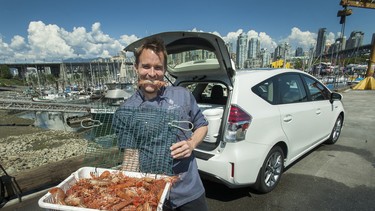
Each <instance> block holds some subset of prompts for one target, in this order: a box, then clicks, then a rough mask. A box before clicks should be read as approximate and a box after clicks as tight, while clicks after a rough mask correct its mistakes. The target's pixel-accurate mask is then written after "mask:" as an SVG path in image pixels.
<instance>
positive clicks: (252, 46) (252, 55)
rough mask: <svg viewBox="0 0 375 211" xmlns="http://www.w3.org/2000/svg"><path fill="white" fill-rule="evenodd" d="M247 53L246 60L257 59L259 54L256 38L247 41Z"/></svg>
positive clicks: (258, 44)
mask: <svg viewBox="0 0 375 211" xmlns="http://www.w3.org/2000/svg"><path fill="white" fill-rule="evenodd" d="M248 48H249V49H248V53H247V58H248V59H256V58H258V57H259V53H260V41H259V39H258V38H254V37H253V38H251V39H250V40H249V46H248Z"/></svg>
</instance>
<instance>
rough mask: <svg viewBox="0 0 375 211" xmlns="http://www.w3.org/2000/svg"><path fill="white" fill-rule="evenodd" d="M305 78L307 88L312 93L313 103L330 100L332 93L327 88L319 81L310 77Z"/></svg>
mask: <svg viewBox="0 0 375 211" xmlns="http://www.w3.org/2000/svg"><path fill="white" fill-rule="evenodd" d="M303 78H304V80H305V82H306V86H307V89H308V91H309V93H310V97H311V100H312V101H318V100H327V99H329V94H330V91H329V90H328V89H327V88H325V87H324V86H323V85H322V84H321V83H320V82H319V81H317V80H315V79H313V78H310V77H308V76H303Z"/></svg>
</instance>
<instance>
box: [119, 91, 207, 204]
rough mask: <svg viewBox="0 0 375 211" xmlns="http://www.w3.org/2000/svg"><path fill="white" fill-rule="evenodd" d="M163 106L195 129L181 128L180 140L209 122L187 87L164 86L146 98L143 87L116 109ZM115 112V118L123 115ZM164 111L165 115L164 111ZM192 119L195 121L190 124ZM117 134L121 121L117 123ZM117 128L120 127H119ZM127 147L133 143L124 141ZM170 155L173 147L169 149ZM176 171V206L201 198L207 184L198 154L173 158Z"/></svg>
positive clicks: (182, 124)
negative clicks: (155, 93) (201, 173)
mask: <svg viewBox="0 0 375 211" xmlns="http://www.w3.org/2000/svg"><path fill="white" fill-rule="evenodd" d="M129 107H134V108H159V109H165V110H166V111H173V113H178V115H179V119H178V121H179V123H178V126H179V127H182V128H185V129H188V128H191V127H192V130H191V131H189V130H188V131H186V130H179V132H178V135H177V136H176V139H177V140H176V141H182V140H187V139H188V138H190V137H191V135H192V133H193V132H194V131H195V130H196V129H197V128H199V127H202V126H206V125H208V122H207V120H206V119H205V117H204V115H203V114H202V111H201V110H200V108H199V107H198V105H197V102H196V100H195V98H194V96H193V95H192V94H191V92H190V91H188V90H187V89H186V88H183V87H172V86H167V87H162V88H161V89H160V91H159V93H158V96H157V97H156V98H154V99H152V100H146V99H145V98H144V96H143V93H142V92H141V91H139V90H138V91H137V92H135V93H134V94H133V95H132V96H131V97H130V98H128V99H127V100H126V102H125V103H124V104H123V105H122V106H121V107H120V108H119V109H118V110H117V111H116V113H119V112H120V111H121V109H124V108H129ZM116 113H115V116H114V122H119V121H116V119H117V120H118V118H121V117H119V116H120V115H116ZM160 115H163V114H162V113H160ZM188 122H191V123H192V125H191V124H189V123H188ZM114 127H115V131H116V133H117V134H119V132H120V133H121V131H118V130H119V128H121V127H119V126H118V125H117V126H116V125H114ZM116 128H117V129H116ZM122 144H123V146H124V147H126V148H128V147H130V148H131V147H132V146H129V145H128V144H127V143H122ZM169 147H170V146H168V147H167V148H168V149H169ZM168 153H169V155H167V156H171V155H170V151H169V150H168ZM173 172H174V174H178V175H179V180H178V181H177V182H176V183H174V185H173V186H172V188H171V192H170V194H169V196H170V201H171V204H172V206H174V207H179V206H181V205H183V204H185V203H187V202H190V201H192V200H195V199H197V198H198V197H200V196H201V195H202V194H203V193H204V187H203V184H202V181H201V179H200V177H199V174H198V166H197V163H196V160H195V156H194V155H193V154H192V155H191V156H190V157H188V158H184V159H174V160H173Z"/></svg>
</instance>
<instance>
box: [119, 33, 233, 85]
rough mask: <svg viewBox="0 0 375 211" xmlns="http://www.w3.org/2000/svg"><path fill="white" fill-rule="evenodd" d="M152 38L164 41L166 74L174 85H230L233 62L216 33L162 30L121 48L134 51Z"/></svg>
mask: <svg viewBox="0 0 375 211" xmlns="http://www.w3.org/2000/svg"><path fill="white" fill-rule="evenodd" d="M151 37H160V38H161V39H163V40H164V43H165V45H166V49H167V53H168V68H167V72H168V74H166V75H167V76H166V77H167V78H168V80H170V82H172V83H173V84H174V85H178V84H179V83H181V82H187V81H191V82H193V81H222V82H224V83H225V84H227V85H228V86H232V81H231V80H232V78H233V75H234V74H235V69H234V64H233V63H232V61H231V59H230V54H229V52H228V49H227V46H226V45H225V42H224V41H223V40H222V39H221V38H220V37H219V36H216V35H214V34H210V33H203V32H164V33H159V34H155V35H152V36H149V37H145V38H143V39H140V40H138V41H136V42H134V43H132V44H130V45H129V46H127V47H126V48H125V49H124V50H125V51H130V52H134V51H135V50H136V48H138V47H139V46H140V45H141V44H142V42H143V41H144V40H145V39H147V38H151ZM169 76H172V77H173V80H172V79H170V77H169Z"/></svg>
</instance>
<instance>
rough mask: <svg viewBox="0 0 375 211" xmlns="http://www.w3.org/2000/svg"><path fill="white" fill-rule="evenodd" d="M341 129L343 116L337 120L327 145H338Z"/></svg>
mask: <svg viewBox="0 0 375 211" xmlns="http://www.w3.org/2000/svg"><path fill="white" fill-rule="evenodd" d="M341 129H342V116H341V115H340V116H339V117H337V120H336V122H335V125H334V126H333V129H332V132H331V136H330V137H329V138H328V139H327V141H326V143H327V144H334V143H336V142H337V140H338V139H339V137H340V134H341Z"/></svg>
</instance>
